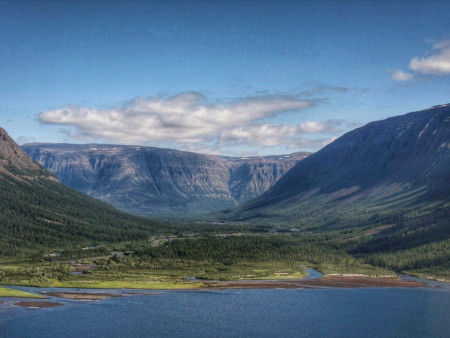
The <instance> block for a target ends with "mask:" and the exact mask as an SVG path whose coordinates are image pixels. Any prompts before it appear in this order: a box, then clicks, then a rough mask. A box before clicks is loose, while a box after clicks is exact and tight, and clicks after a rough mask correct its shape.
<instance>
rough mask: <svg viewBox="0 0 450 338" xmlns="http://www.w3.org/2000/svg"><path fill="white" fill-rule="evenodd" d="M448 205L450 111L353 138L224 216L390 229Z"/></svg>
mask: <svg viewBox="0 0 450 338" xmlns="http://www.w3.org/2000/svg"><path fill="white" fill-rule="evenodd" d="M449 202H450V104H448V105H441V106H435V107H432V108H430V109H427V110H423V111H418V112H413V113H409V114H406V115H402V116H396V117H392V118H388V119H386V120H383V121H377V122H372V123H369V124H368V125H366V126H364V127H361V128H358V129H356V130H353V131H351V132H349V133H347V134H345V135H344V136H342V137H340V138H339V139H337V140H336V141H334V142H333V143H331V144H329V145H328V146H326V147H325V148H323V149H322V150H320V151H318V152H317V153H315V154H313V155H311V156H309V157H308V158H306V159H305V160H303V161H302V162H300V163H299V164H297V165H296V166H295V167H294V168H293V169H292V170H291V171H289V173H287V174H286V175H285V176H284V177H283V178H282V179H280V180H279V182H278V183H277V184H276V185H275V186H274V187H273V188H272V189H271V190H269V191H268V192H267V193H265V194H263V195H262V196H261V197H259V198H257V199H255V200H252V201H250V202H248V203H246V204H244V205H242V206H238V207H237V208H236V209H234V210H233V211H229V212H228V213H227V214H226V215H227V217H231V218H233V219H251V218H259V219H261V218H264V217H265V218H272V217H277V218H276V219H277V220H279V221H282V220H286V221H287V222H292V221H293V220H295V222H296V224H298V225H300V226H303V227H316V226H327V227H333V226H345V225H349V224H353V225H363V224H373V223H377V222H378V223H379V224H386V223H385V222H386V221H387V220H390V221H398V220H402V219H405V218H412V217H414V215H416V216H419V215H425V214H429V213H434V212H437V211H438V210H440V211H439V212H441V211H442V210H441V209H442V208H444V209H446V208H448V205H449ZM383 222H384V223H383Z"/></svg>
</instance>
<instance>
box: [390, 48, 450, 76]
mask: <svg viewBox="0 0 450 338" xmlns="http://www.w3.org/2000/svg"><path fill="white" fill-rule="evenodd" d="M409 69H410V70H411V72H412V73H411V72H404V71H402V70H397V71H395V72H394V73H393V74H392V80H394V81H411V80H415V79H416V78H417V77H418V76H423V75H448V74H450V40H444V41H440V42H438V43H435V44H434V45H433V48H432V50H431V52H430V53H428V55H427V56H424V57H414V58H412V59H411V61H410V62H409Z"/></svg>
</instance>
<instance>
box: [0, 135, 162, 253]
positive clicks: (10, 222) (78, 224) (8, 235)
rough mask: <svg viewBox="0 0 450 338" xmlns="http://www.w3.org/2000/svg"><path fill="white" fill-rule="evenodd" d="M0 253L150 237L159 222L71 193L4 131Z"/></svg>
mask: <svg viewBox="0 0 450 338" xmlns="http://www.w3.org/2000/svg"><path fill="white" fill-rule="evenodd" d="M0 197H1V198H0V255H3V256H12V255H15V256H17V255H21V254H23V255H27V254H29V253H30V252H29V251H30V250H31V251H36V250H40V249H44V248H58V247H60V248H63V247H67V246H75V245H78V246H80V245H95V244H98V243H103V242H118V241H124V240H132V239H133V240H137V239H142V238H145V236H146V235H147V234H148V233H149V231H151V230H154V229H155V228H157V227H158V224H157V223H155V222H153V221H149V220H144V219H140V218H137V217H133V216H130V215H127V214H125V213H122V212H119V211H117V210H116V209H114V208H113V207H111V206H109V205H107V204H105V203H102V202H100V201H98V200H96V199H94V198H91V197H87V196H85V195H83V194H81V193H79V192H76V191H74V190H71V189H69V188H67V187H65V186H64V185H62V184H61V183H59V181H58V180H57V179H56V178H55V177H54V176H53V175H52V174H50V173H49V172H48V171H46V170H44V169H42V168H41V167H40V166H39V165H37V164H36V163H34V162H33V161H32V160H31V159H30V158H29V157H28V156H27V155H26V154H25V153H24V152H23V151H22V150H21V149H20V148H19V147H18V146H17V144H16V143H15V142H14V141H13V140H12V139H11V138H10V137H9V136H8V134H7V133H6V131H5V130H3V129H1V128H0Z"/></svg>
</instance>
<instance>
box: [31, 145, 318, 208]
mask: <svg viewBox="0 0 450 338" xmlns="http://www.w3.org/2000/svg"><path fill="white" fill-rule="evenodd" d="M22 148H23V149H24V150H25V151H26V152H27V153H28V155H30V156H31V157H32V159H33V160H34V161H36V162H38V163H39V164H41V165H42V166H43V167H44V168H46V169H48V170H50V171H51V172H53V173H54V174H55V175H56V176H57V177H58V178H59V179H60V181H61V182H62V183H64V184H66V185H67V186H69V187H71V188H74V189H76V190H79V191H81V192H83V193H86V194H88V195H90V196H93V197H96V198H98V199H101V200H103V201H105V202H108V203H110V204H112V205H113V206H115V207H117V208H119V209H121V210H124V211H127V212H131V213H135V214H167V213H201V212H209V211H214V210H221V209H224V208H227V207H231V206H234V205H236V204H237V203H240V202H244V201H247V200H249V199H251V198H254V197H257V196H259V195H261V194H262V193H263V192H265V191H267V190H268V189H269V188H270V187H272V186H273V184H274V183H275V182H277V181H278V180H279V179H280V178H281V177H282V176H283V175H284V174H285V173H286V172H287V171H289V169H291V168H292V167H293V166H294V165H295V164H297V163H298V162H299V161H300V160H302V159H304V158H305V157H306V156H308V155H309V153H295V154H291V155H283V156H266V157H250V158H232V157H221V156H211V155H202V154H196V153H190V152H182V151H177V150H171V149H160V148H152V147H140V146H119V145H101V144H88V145H73V144H28V145H24V146H22Z"/></svg>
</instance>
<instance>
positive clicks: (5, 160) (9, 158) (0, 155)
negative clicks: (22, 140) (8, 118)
mask: <svg viewBox="0 0 450 338" xmlns="http://www.w3.org/2000/svg"><path fill="white" fill-rule="evenodd" d="M0 166H1V167H3V168H5V167H8V166H13V167H17V168H20V169H31V170H38V169H40V167H39V165H37V164H36V163H34V162H33V161H32V160H31V158H30V157H29V156H28V155H27V154H26V153H25V152H24V151H23V150H22V149H21V148H20V147H19V146H18V145H17V143H16V142H15V141H14V140H13V139H12V138H11V137H10V136H9V135H8V133H7V132H6V130H4V129H3V128H0Z"/></svg>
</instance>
